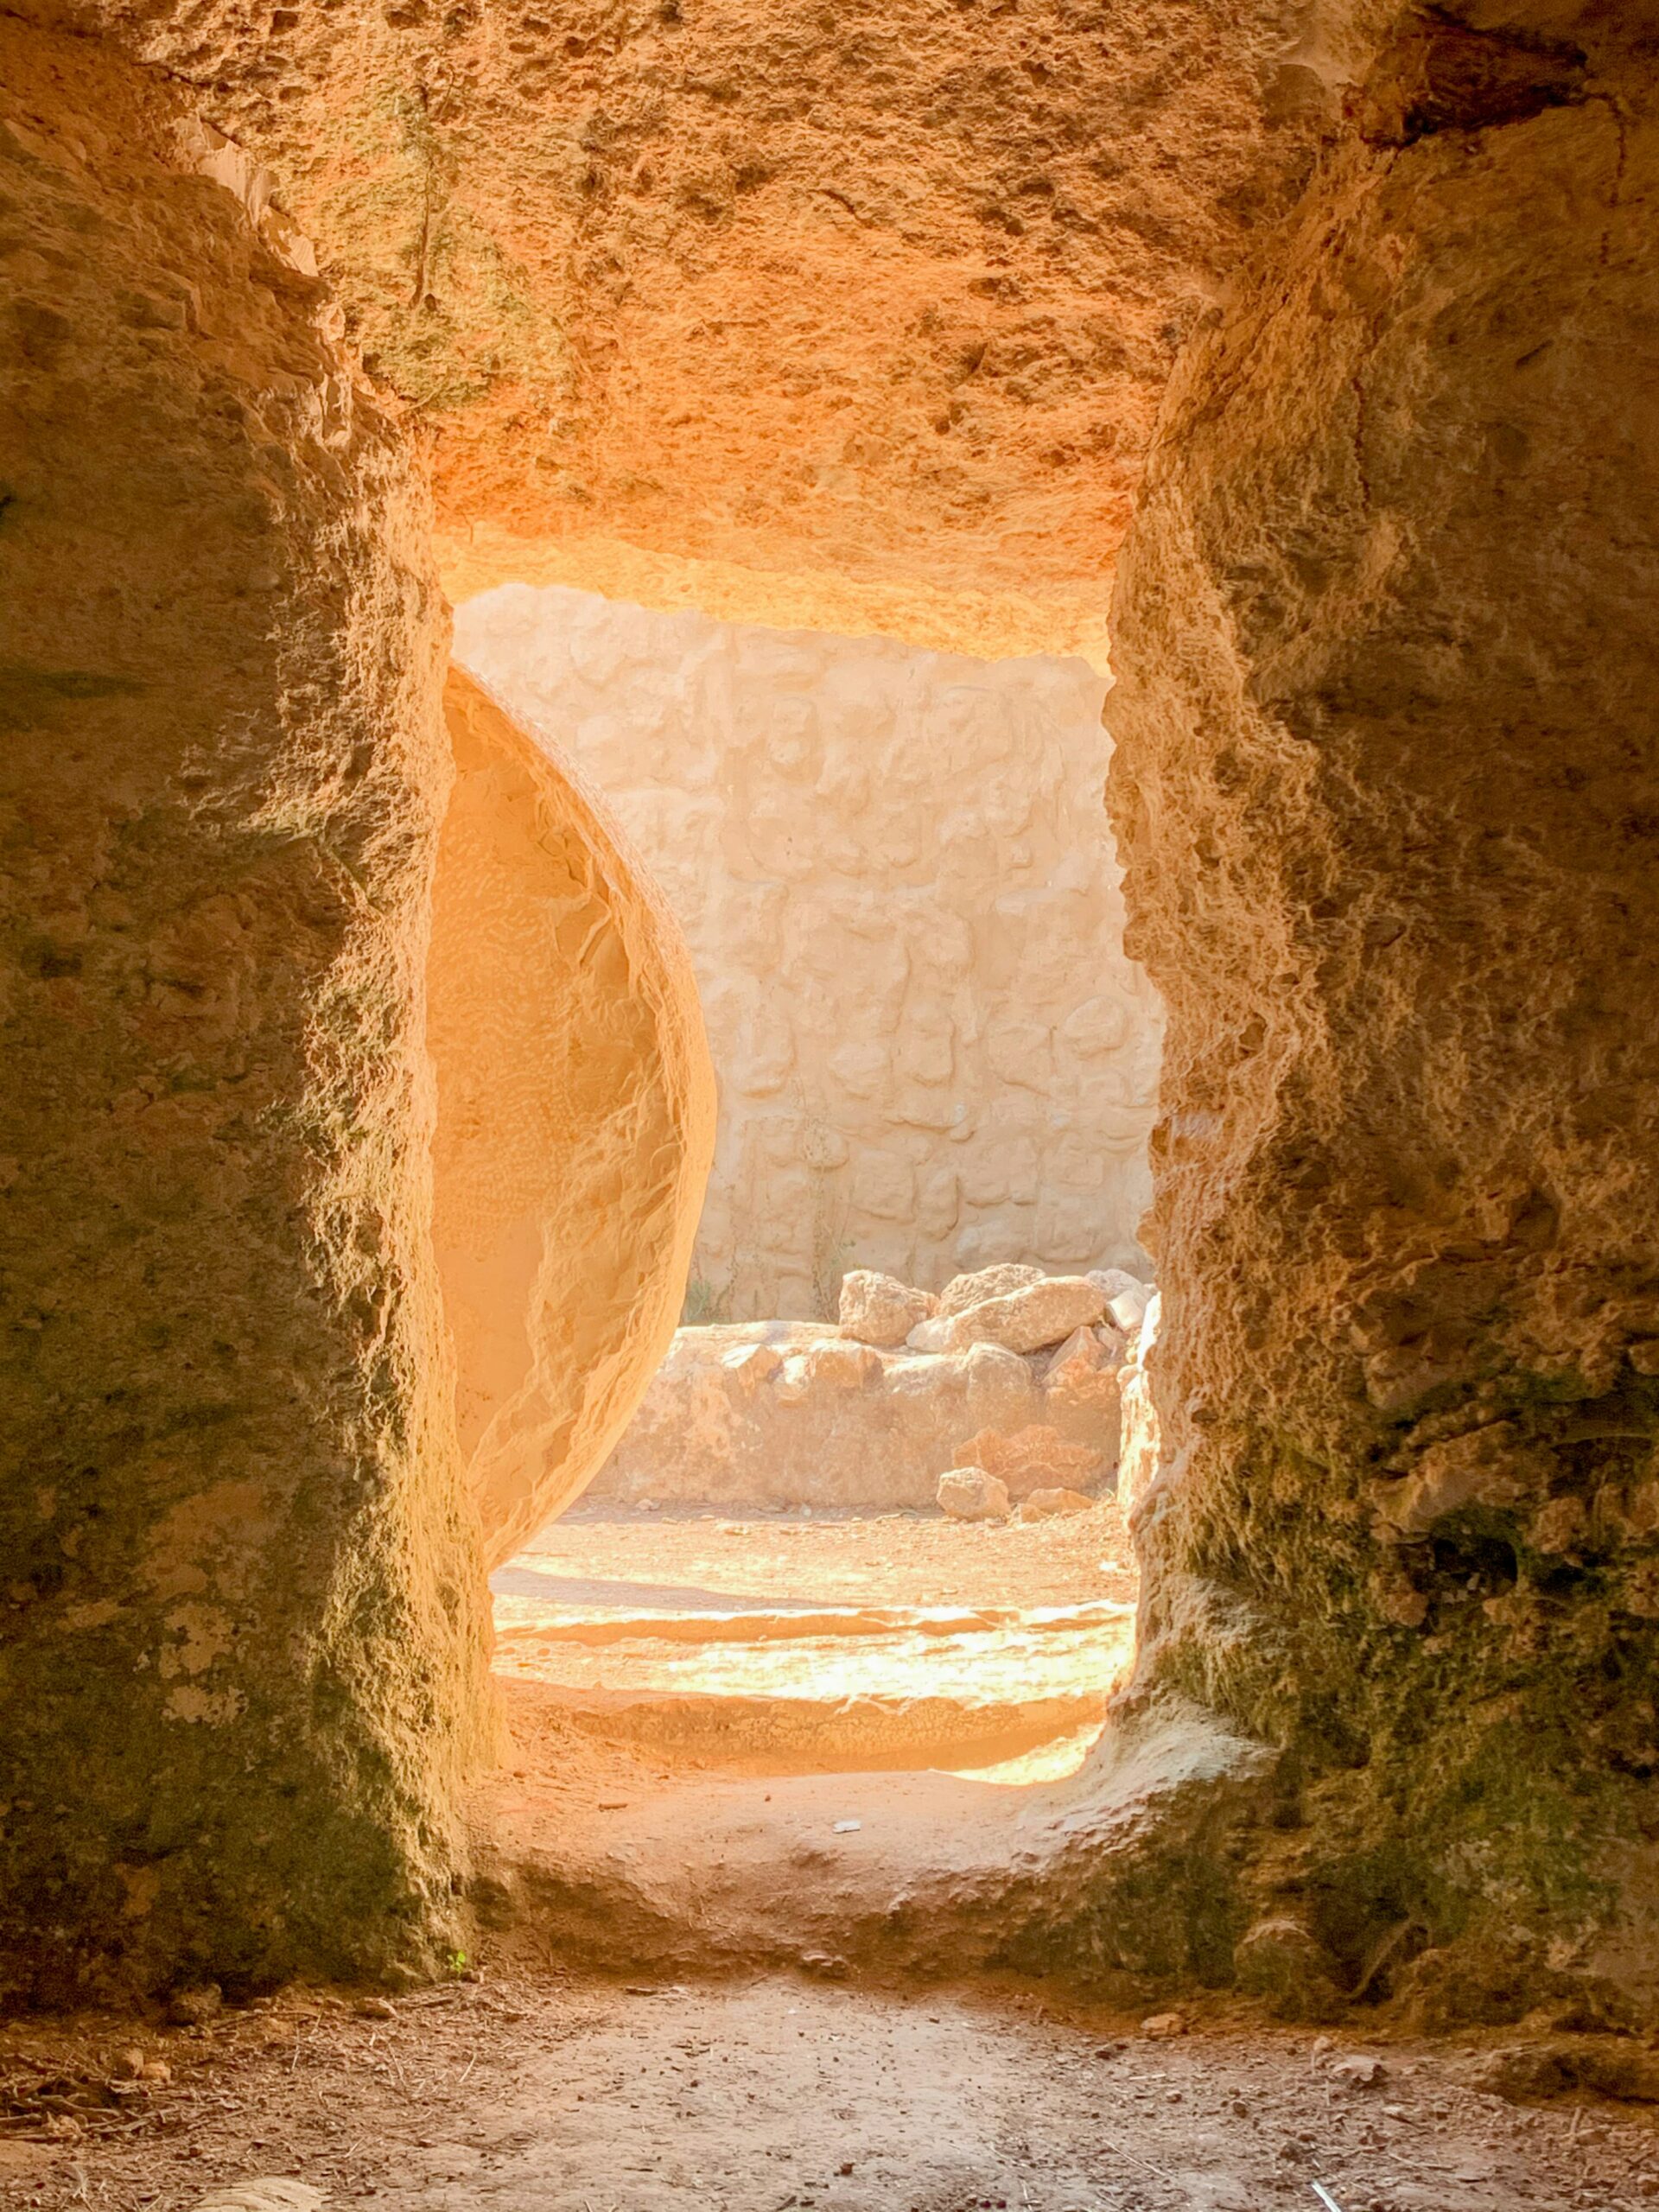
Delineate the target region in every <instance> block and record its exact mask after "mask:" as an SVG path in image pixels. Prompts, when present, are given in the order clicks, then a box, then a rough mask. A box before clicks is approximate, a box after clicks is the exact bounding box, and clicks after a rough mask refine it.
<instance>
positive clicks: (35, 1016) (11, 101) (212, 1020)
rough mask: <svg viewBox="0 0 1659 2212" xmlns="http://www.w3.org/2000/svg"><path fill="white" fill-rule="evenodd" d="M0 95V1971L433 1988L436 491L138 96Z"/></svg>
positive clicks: (57, 74) (61, 91)
mask: <svg viewBox="0 0 1659 2212" xmlns="http://www.w3.org/2000/svg"><path fill="white" fill-rule="evenodd" d="M0 113H3V123H0V172H3V192H4V195H5V211H6V220H5V225H4V232H3V238H0V255H3V257H4V260H3V267H4V284H5V298H4V307H3V317H4V322H3V347H0V715H3V727H4V741H3V744H0V785H3V801H0V807H3V812H0V821H3V843H0V887H3V898H4V906H3V925H0V930H3V934H0V945H3V979H4V980H3V993H4V998H3V1046H0V1050H3V1057H4V1063H5V1071H6V1073H5V1081H4V1084H3V1087H0V1155H3V1174H0V1181H3V1185H4V1198H3V1201H0V1203H3V1208H4V1230H5V1251H4V1329H3V1338H0V1343H3V1363H4V1376H3V1386H0V1433H3V1446H0V1449H3V1478H0V1561H3V1570H0V1987H3V1988H4V1989H6V1990H8V1991H14V1992H15V1991H18V1990H21V1991H22V1992H25V1993H32V1994H34V1995H36V1996H42V1997H48V1998H53V1999H60V2000H67V1999H74V1998H77V1997H79V1996H84V1995H86V1994H87V1993H89V1992H95V1991H96V1990H98V1989H99V1988H100V1987H102V1986H105V1983H106V1981H107V1980H109V1979H111V1978H113V1979H115V1980H120V1981H124V1982H137V1983H140V1984H151V1985H153V1984H155V1983H156V1982H165V1981H167V1980H171V1979H173V1978H175V1977H179V1978H183V1979H186V1980H190V1979H196V1978H200V1977H201V1976H203V1975H213V1976H214V1977H217V1978H219V1979H221V1980H225V1981H226V1983H228V1984H230V1985H232V1986H238V1985H240V1986H246V1985H248V1984H249V1983H251V1982H257V1981H259V1980H266V1979H269V1978H271V1977H274V1976H277V1975H280V1974H284V1973H289V1972H292V1971H295V1970H296V1969H307V1968H308V1969H314V1970H315V1969H319V1968H321V1969H325V1970H333V1971H341V1972H347V1971H354V1970H356V1971H363V1970H366V1971H373V1970H376V1969H377V1968H378V1967H381V1966H383V1965H385V1963H387V1962H388V1961H391V1960H392V1959H394V1958H397V1957H403V1958H404V1959H405V1960H408V1961H414V1962H416V1963H419V1962H420V1961H421V1960H423V1958H424V1959H429V1958H431V1957H433V1956H434V1955H435V1945H436V1944H437V1943H438V1942H441V1941H442V1939H443V1937H444V1936H445V1931H446V1929H449V1928H451V1927H452V1925H453V1901H452V1898H451V1893H450V1883H451V1876H452V1872H453V1871H454V1866H455V1850H454V1836H453V1834H452V1833H451V1827H450V1813H449V1807H450V1803H451V1801H452V1797H453V1793H454V1784H455V1782H456V1779H457V1777H458V1774H459V1772H460V1770H461V1768H462V1766H463V1764H465V1763H466V1761H467V1759H468V1758H469V1757H471V1756H473V1755H474V1753H475V1752H476V1751H477V1750H478V1749H479V1748H480V1740H479V1739H480V1721H479V1713H480V1710H481V1702H482V1700H481V1685H482V1668H483V1661H484V1647H485V1635H486V1626H485V1618H484V1611H483V1605H482V1602H481V1599H482V1579H481V1573H480V1562H479V1560H478V1557H477V1551H476V1545H475V1542H474V1535H473V1522H472V1517H471V1515H470V1512H469V1510H467V1508H466V1506H465V1503H464V1499H463V1495H462V1491H461V1480H460V1467H459V1460H458V1455H457V1452H456V1449H455V1444H454V1434H453V1431H452V1427H451V1420H450V1410H449V1391H448V1379H447V1367H446V1360H445V1354H444V1350H443V1345H442V1335H441V1317H440V1313H439V1306H438V1300H437V1295H436V1283H435V1272H434V1269H433V1266H432V1262H431V1253H430V1224H429V1214H430V1203H431V1192H430V1182H429V1170H428V1166H427V1160H426V1137H427V1135H428V1133H429V1128H430V1124H431V1118H432V1087H431V1082H430V1077H429V1070H428V1066H427V1063H426V1059H425V1053H424V1037H423V1027H424V1026H423V1005H422V993H423V961H424V956H425V924H426V910H427V901H428V897H429V885H430V878H431V871H432V864H433V857H434V853H435V845H436V841H437V834H438V825H439V821H440V818H441V816H442V809H443V804H444V800H445V797H446V794H447V791H448V783H449V775H450V770H449V756H448V744H447V741H446V739H445V734H444V731H443V726H442V720H441V716H440V711H439V685H440V678H441V673H442V660H443V648H444V641H445V639H444V633H445V622H444V616H443V609H442V601H441V600H440V599H439V597H438V594H437V591H436V587H435V577H434V572H433V569H432V567H431V563H430V555H429V538H428V532H429V506H428V502H427V500H426V499H425V497H424V495H423V493H422V491H421V490H420V488H419V487H418V485H417V482H416V480H415V479H414V477H413V476H412V474H411V471H410V466H409V463H408V461H407V459H406V457H405V450H404V443H403V442H402V440H401V439H400V438H398V437H397V436H396V435H393V434H392V433H391V431H390V430H389V429H388V428H387V426H386V424H385V421H384V419H383V417H382V416H380V415H379V414H378V411H377V410H376V409H375V407H374V406H373V405H372V404H370V403H369V402H367V401H366V400H365V396H364V393H363V392H362V391H361V390H360V389H359V386H358V385H356V384H355V383H354V382H353V378H352V376H351V375H350V374H349V373H348V372H346V368H345V365H344V364H343V362H342V360H341V359H340V356H339V354H338V353H336V351H335V349H334V345H333V343H332V341H331V340H330V339H329V337H328V336H327V334H326V331H325V328H324V327H323V325H322V321H321V315H322V313H323V311H324V301H323V296H322V293H321V288H320V287H319V286H318V285H317V283H315V279H313V278H311V277H308V276H306V275H305V274H304V273H303V270H302V269H301V268H299V267H296V265H295V264H294V263H293V262H292V261H290V260H289V259H287V258H285V257H283V255H282V254H281V253H280V252H278V251H276V250H275V249H274V247H273V245H272V243H271V241H270V237H269V236H268V234H267V233H266V232H263V231H262V230H261V229H259V228H258V227H256V226H255V224H254V223H253V222H252V221H251V219H250V215H249V213H248V211H247V209H246V208H245V207H244V206H243V205H241V204H239V203H238V200H237V198H236V197H234V196H233V194H232V192H231V191H230V190H227V189H226V188H225V187H224V186H223V185H221V184H220V183H218V182H214V181H210V179H209V178H208V177H207V176H204V175H200V174H199V173H196V170H195V168H194V163H195V162H197V161H198V160H200V158H202V156H203V154H204V145H205V142H204V140H203V138H202V137H201V134H200V131H199V130H196V128H195V127H194V124H193V122H192V120H191V118H189V117H188V114H187V113H186V112H185V111H183V110H182V109H181V107H180V106H179V105H178V104H177V102H176V100H175V97H174V95H173V94H172V92H170V91H166V90H164V89H163V88H162V87H160V86H156V85H153V84H149V83H146V82H144V81H143V80H142V79H139V78H137V76H136V75H134V74H133V73H130V71H129V69H128V68H127V67H126V65H125V64H122V63H118V62H116V61H114V60H111V58H110V57H109V56H108V55H106V54H100V53H99V51H98V50H97V49H96V48H93V47H92V46H91V45H89V44H88V43H87V42H86V41H84V40H74V39H63V40H58V39H54V38H51V37H48V36H46V35H38V34H33V33H26V32H23V31H22V29H20V27H19V25H18V24H17V23H16V21H15V20H14V19H13V18H11V17H10V16H7V17H4V18H0ZM448 1940H450V1941H454V1936H453V1934H451V1935H450V1936H448Z"/></svg>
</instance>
